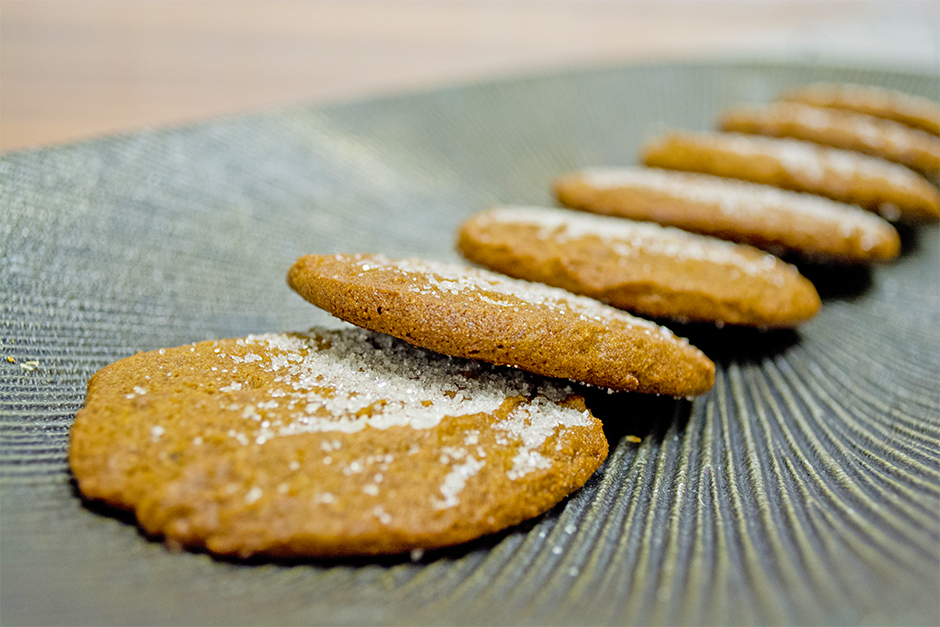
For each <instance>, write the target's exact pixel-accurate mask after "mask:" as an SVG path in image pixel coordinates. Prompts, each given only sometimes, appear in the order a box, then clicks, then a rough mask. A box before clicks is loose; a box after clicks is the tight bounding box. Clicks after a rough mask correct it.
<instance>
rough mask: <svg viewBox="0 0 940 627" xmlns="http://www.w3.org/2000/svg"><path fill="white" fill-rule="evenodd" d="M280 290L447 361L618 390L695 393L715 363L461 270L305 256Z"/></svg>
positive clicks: (644, 332) (661, 337) (592, 313)
mask: <svg viewBox="0 0 940 627" xmlns="http://www.w3.org/2000/svg"><path fill="white" fill-rule="evenodd" d="M288 283H289V284H290V286H291V287H292V288H294V289H295V290H296V291H297V292H298V293H299V294H300V295H301V296H303V297H304V298H306V299H307V300H308V301H310V302H311V303H313V304H314V305H317V306H318V307H322V308H323V309H326V310H327V311H329V312H330V313H332V314H333V315H335V316H337V317H338V318H341V319H343V320H346V321H347V322H351V323H353V324H355V325H357V326H361V327H364V328H367V329H372V330H374V331H380V332H382V333H388V334H389V335H394V336H395V337H399V338H401V339H403V340H405V341H407V342H410V343H412V344H414V345H416V346H421V347H424V348H429V349H431V350H434V351H438V352H440V353H444V354H446V355H453V356H456V357H468V358H473V359H480V360H482V361H486V362H490V363H494V364H505V365H511V366H517V367H519V368H522V369H523V370H528V371H530V372H535V373H538V374H542V375H546V376H552V377H562V378H567V379H574V380H576V381H582V382H585V383H590V384H593V385H598V386H603V387H608V388H612V389H617V390H631V391H638V392H652V393H657V394H670V395H673V396H691V395H696V394H702V393H704V392H706V391H707V390H708V389H709V388H711V386H712V384H713V383H714V364H712V362H711V361H710V360H709V359H708V358H707V357H705V355H703V354H702V353H701V352H700V351H699V350H698V349H696V348H695V347H693V346H691V345H690V344H689V343H688V342H687V341H686V340H684V339H680V338H678V337H676V336H675V335H673V333H672V332H671V331H669V330H668V329H665V328H663V327H660V326H658V325H656V324H653V323H652V322H649V321H647V320H642V319H639V318H635V317H633V316H630V315H629V314H626V313H624V312H622V311H618V310H616V309H614V308H612V307H609V306H607V305H604V304H602V303H599V302H597V301H595V300H592V299H589V298H585V297H583V296H575V295H574V294H571V293H569V292H566V291H564V290H560V289H556V288H552V287H548V286H546V285H541V284H537V283H529V282H526V281H518V280H515V279H510V278H507V277H505V276H502V275H499V274H495V273H492V272H487V271H483V270H477V269H474V268H470V267H467V266H462V265H455V264H444V263H436V262H430V261H421V260H417V259H408V260H392V259H387V258H385V257H383V256H381V255H368V254H360V255H307V256H305V257H301V258H300V259H298V260H297V261H296V262H295V263H294V265H293V267H292V268H291V269H290V271H289V273H288Z"/></svg>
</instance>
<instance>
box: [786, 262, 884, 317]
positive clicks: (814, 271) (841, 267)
mask: <svg viewBox="0 0 940 627" xmlns="http://www.w3.org/2000/svg"><path fill="white" fill-rule="evenodd" d="M790 263H793V265H795V266H796V267H797V269H798V270H799V271H800V274H802V275H803V276H804V277H806V278H807V279H809V281H810V283H812V284H813V286H815V287H816V291H817V292H818V293H819V298H820V299H821V300H822V301H823V306H825V302H826V301H827V300H854V299H856V298H859V297H861V296H863V295H864V294H865V293H866V292H867V291H868V290H869V289H871V286H872V284H873V280H872V269H871V266H869V265H867V264H838V263H827V262H822V261H819V262H817V261H806V260H796V259H794V260H791V261H790Z"/></svg>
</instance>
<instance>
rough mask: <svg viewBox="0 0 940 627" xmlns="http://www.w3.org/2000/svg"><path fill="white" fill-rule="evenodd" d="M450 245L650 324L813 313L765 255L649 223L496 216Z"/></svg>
mask: <svg viewBox="0 0 940 627" xmlns="http://www.w3.org/2000/svg"><path fill="white" fill-rule="evenodd" d="M458 246H459V248H460V250H461V252H462V253H463V254H464V256H465V257H467V259H469V260H471V261H473V262H475V263H478V264H480V265H482V266H485V267H487V268H489V269H491V270H496V271H498V272H502V273H504V274H508V275H510V276H514V277H517V278H522V279H527V280H530V281H540V282H542V283H547V284H549V285H554V286H556V287H561V288H564V289H567V290H569V291H571V292H575V293H578V294H584V295H586V296H591V297H593V298H596V299H598V300H601V301H604V302H606V303H609V304H611V305H613V306H614V307H618V308H621V309H627V310H630V311H633V312H636V313H639V314H641V315H648V316H654V317H658V318H673V319H678V320H683V321H685V320H697V321H707V322H716V323H719V324H724V323H730V324H740V325H748V326H761V327H789V326H794V325H796V324H798V323H800V322H803V321H805V320H807V319H809V318H811V317H812V316H813V315H815V314H816V312H817V311H818V309H819V305H820V301H819V295H818V294H817V293H816V289H815V288H814V287H813V284H812V283H810V282H809V281H808V280H806V278H804V277H803V276H801V275H800V273H799V272H798V271H797V270H796V268H794V267H793V266H791V265H790V264H787V263H784V262H782V261H780V260H779V259H777V258H776V257H774V256H773V255H770V254H768V253H766V252H763V251H760V250H757V249H756V248H752V247H750V246H744V245H741V244H734V243H731V242H725V241H722V240H719V239H715V238H713V237H706V236H703V235H695V234H692V233H687V232H685V231H680V230H679V229H675V228H671V227H663V226H659V225H657V224H652V223H649V222H634V221H632V220H626V219H624V218H615V217H608V216H597V215H591V214H586V213H579V212H574V211H569V210H567V209H548V208H544V207H500V208H496V209H491V210H489V211H485V212H483V213H480V214H477V215H475V216H473V217H471V218H470V219H469V220H467V221H466V222H464V224H463V226H462V227H461V229H460V238H459V241H458Z"/></svg>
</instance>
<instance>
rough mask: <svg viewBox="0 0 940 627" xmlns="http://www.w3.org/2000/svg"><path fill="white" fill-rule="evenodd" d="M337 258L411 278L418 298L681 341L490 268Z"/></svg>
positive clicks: (588, 300)
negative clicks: (541, 313) (544, 313)
mask: <svg viewBox="0 0 940 627" xmlns="http://www.w3.org/2000/svg"><path fill="white" fill-rule="evenodd" d="M336 259H338V260H340V261H343V262H354V263H356V264H358V265H359V268H360V269H361V271H362V273H369V272H374V273H397V274H399V275H402V276H406V277H408V278H410V279H411V280H412V281H413V283H414V284H413V285H412V286H411V288H410V289H411V291H412V292H413V293H416V294H423V295H428V296H443V295H451V296H453V295H463V296H466V297H468V299H469V300H471V301H476V302H480V303H485V304H487V305H493V306H498V307H505V308H516V309H517V310H521V309H523V308H529V307H532V308H543V309H546V310H549V311H551V312H552V313H553V314H556V315H562V316H571V318H572V319H573V320H581V321H588V320H590V321H593V322H595V323H600V324H603V325H605V326H606V325H610V324H621V325H624V326H628V327H633V328H640V329H644V330H646V331H648V332H656V333H658V334H660V335H662V336H663V337H664V338H667V339H669V340H675V339H676V336H675V335H674V334H673V333H672V331H670V330H669V329H667V328H665V327H662V326H660V325H657V324H655V323H653V322H650V321H649V320H644V319H642V318H637V317H635V316H631V315H630V314H628V313H625V312H623V311H620V310H618V309H614V308H613V307H610V306H608V305H605V304H603V303H601V302H600V301H597V300H594V299H592V298H587V297H585V296H578V295H576V294H572V293H571V292H568V291H566V290H563V289H560V288H556V287H550V286H548V285H545V284H542V283H534V282H531V281H523V280H520V279H513V278H510V277H507V276H505V275H502V274H498V273H496V272H490V271H488V270H481V269H478V268H472V267H469V266H465V265H460V264H450V263H444V262H440V261H431V260H423V259H388V258H386V257H384V256H382V255H336Z"/></svg>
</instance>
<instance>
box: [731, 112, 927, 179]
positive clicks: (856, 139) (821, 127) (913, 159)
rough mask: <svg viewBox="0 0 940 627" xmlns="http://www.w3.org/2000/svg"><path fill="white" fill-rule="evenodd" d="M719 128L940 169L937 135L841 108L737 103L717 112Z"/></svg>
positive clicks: (923, 170) (918, 168) (923, 168)
mask: <svg viewBox="0 0 940 627" xmlns="http://www.w3.org/2000/svg"><path fill="white" fill-rule="evenodd" d="M720 125H721V129H722V130H723V131H733V132H737V133H753V134H757V135H770V136H773V137H792V138H793V139H805V140H807V141H811V142H814V143H817V144H822V145H824V146H832V147H834V148H845V149H846V150H855V151H857V152H861V153H865V154H866V155H872V156H875V157H881V158H882V159H887V160H888V161H893V162H895V163H900V164H901V165H904V166H907V167H909V168H911V169H912V170H915V171H917V172H920V173H921V174H923V175H925V176H927V177H928V178H929V177H936V176H937V173H938V172H940V137H937V136H936V135H931V134H930V133H928V132H926V131H923V130H918V129H914V128H911V127H909V126H905V125H904V124H901V123H899V122H894V121H892V120H885V119H882V118H877V117H874V116H870V115H864V114H861V113H854V112H851V111H845V110H841V109H832V108H826V107H813V106H810V105H805V104H799V103H791V102H778V103H774V104H770V105H766V106H762V107H737V108H734V109H730V110H728V111H726V112H725V113H724V114H723V115H722V116H721V123H720Z"/></svg>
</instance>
